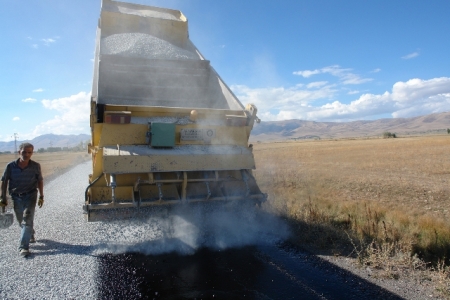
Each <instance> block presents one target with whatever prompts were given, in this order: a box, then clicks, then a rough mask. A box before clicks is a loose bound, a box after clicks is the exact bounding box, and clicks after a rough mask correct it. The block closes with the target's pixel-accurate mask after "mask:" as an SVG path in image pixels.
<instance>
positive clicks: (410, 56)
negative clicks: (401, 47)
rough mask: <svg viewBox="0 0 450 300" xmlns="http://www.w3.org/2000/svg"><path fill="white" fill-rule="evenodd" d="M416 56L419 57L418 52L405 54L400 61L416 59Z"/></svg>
mask: <svg viewBox="0 0 450 300" xmlns="http://www.w3.org/2000/svg"><path fill="white" fill-rule="evenodd" d="M417 56H419V51H416V52H413V53H410V54H407V55H405V56H402V59H411V58H414V57H417Z"/></svg>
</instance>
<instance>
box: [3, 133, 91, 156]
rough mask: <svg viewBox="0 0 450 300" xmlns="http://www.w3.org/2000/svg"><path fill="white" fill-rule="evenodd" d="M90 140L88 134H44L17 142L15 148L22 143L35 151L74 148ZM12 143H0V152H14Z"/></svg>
mask: <svg viewBox="0 0 450 300" xmlns="http://www.w3.org/2000/svg"><path fill="white" fill-rule="evenodd" d="M90 139H91V136H90V135H88V134H78V135H73V134H72V135H57V134H44V135H40V136H38V137H35V138H34V139H32V140H23V141H21V140H18V141H17V147H19V145H20V144H21V143H23V142H29V143H32V144H33V146H34V149H35V151H37V150H38V149H39V148H44V149H46V148H48V147H61V148H63V147H69V148H70V147H74V146H77V145H79V144H80V142H86V141H88V140H90ZM14 147H15V146H14V141H11V142H0V152H5V151H11V152H15V150H14V149H15V148H14Z"/></svg>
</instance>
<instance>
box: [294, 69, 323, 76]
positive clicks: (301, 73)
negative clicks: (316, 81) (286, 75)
mask: <svg viewBox="0 0 450 300" xmlns="http://www.w3.org/2000/svg"><path fill="white" fill-rule="evenodd" d="M320 73H322V72H321V71H320V70H312V71H311V70H305V71H296V72H294V73H293V74H294V75H300V76H303V77H305V78H308V77H311V76H312V75H316V74H320Z"/></svg>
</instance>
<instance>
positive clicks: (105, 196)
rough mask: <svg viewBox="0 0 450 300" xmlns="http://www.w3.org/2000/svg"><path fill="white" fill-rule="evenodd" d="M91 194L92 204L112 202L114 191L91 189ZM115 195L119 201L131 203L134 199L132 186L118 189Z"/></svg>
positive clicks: (104, 188) (107, 188)
mask: <svg viewBox="0 0 450 300" xmlns="http://www.w3.org/2000/svg"><path fill="white" fill-rule="evenodd" d="M89 192H90V197H91V203H95V202H109V201H112V191H111V188H110V187H91V188H90V191H89ZM114 194H115V197H116V200H117V201H131V200H133V198H134V196H133V187H132V186H121V187H116V188H115V190H114Z"/></svg>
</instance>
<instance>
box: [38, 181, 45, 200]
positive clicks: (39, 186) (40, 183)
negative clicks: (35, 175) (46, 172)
mask: <svg viewBox="0 0 450 300" xmlns="http://www.w3.org/2000/svg"><path fill="white" fill-rule="evenodd" d="M38 190H39V195H41V196H42V197H44V180H39V181H38Z"/></svg>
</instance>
